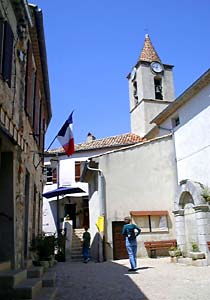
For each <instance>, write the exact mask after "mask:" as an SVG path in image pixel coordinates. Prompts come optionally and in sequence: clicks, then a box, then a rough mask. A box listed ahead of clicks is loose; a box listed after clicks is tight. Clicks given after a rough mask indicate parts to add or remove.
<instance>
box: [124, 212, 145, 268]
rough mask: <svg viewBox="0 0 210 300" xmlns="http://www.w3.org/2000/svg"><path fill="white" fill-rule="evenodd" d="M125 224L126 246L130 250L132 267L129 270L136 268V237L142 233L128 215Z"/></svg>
mask: <svg viewBox="0 0 210 300" xmlns="http://www.w3.org/2000/svg"><path fill="white" fill-rule="evenodd" d="M124 222H125V225H124V226H123V230H122V234H123V235H124V236H125V246H126V249H127V252H128V256H129V260H130V265H131V269H129V271H135V270H136V251H137V241H136V237H137V236H138V235H139V234H140V233H141V229H140V228H139V227H138V226H136V225H135V224H130V223H131V218H130V217H126V218H125V219H124Z"/></svg>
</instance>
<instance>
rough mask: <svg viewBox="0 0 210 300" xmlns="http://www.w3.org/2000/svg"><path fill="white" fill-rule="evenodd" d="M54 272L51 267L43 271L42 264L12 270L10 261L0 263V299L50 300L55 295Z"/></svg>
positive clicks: (30, 264)
mask: <svg viewBox="0 0 210 300" xmlns="http://www.w3.org/2000/svg"><path fill="white" fill-rule="evenodd" d="M55 282H56V273H55V271H54V270H53V268H51V269H50V270H48V271H47V272H46V273H44V267H43V266H37V267H34V266H32V261H31V263H27V269H24V270H12V269H11V263H10V262H2V263H0V299H2V300H3V299H5V300H23V299H27V300H52V299H54V298H55V295H56V288H55Z"/></svg>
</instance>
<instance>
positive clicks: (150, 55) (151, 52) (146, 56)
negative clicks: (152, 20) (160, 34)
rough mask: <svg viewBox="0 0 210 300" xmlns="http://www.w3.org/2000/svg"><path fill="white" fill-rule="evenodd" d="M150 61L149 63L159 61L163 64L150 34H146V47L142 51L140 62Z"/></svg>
mask: <svg viewBox="0 0 210 300" xmlns="http://www.w3.org/2000/svg"><path fill="white" fill-rule="evenodd" d="M141 60H143V61H148V62H152V61H159V62H161V59H160V57H159V56H158V54H157V52H156V50H155V48H154V47H153V45H152V42H151V40H150V37H149V35H148V34H146V36H145V40H144V47H143V49H142V51H141V54H140V56H139V61H141Z"/></svg>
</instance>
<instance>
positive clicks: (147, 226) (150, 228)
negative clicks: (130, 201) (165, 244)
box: [130, 211, 169, 233]
mask: <svg viewBox="0 0 210 300" xmlns="http://www.w3.org/2000/svg"><path fill="white" fill-rule="evenodd" d="M130 213H131V215H132V217H133V219H134V220H135V223H136V224H137V225H138V226H139V227H140V228H141V230H142V233H150V232H154V233H155V232H168V230H169V228H168V220H167V214H168V213H167V212H166V211H147V212H143V211H139V212H135V211H133V212H130Z"/></svg>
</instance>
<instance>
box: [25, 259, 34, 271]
mask: <svg viewBox="0 0 210 300" xmlns="http://www.w3.org/2000/svg"><path fill="white" fill-rule="evenodd" d="M32 266H33V260H32V259H27V260H26V261H25V268H26V269H28V268H31V267H32Z"/></svg>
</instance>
